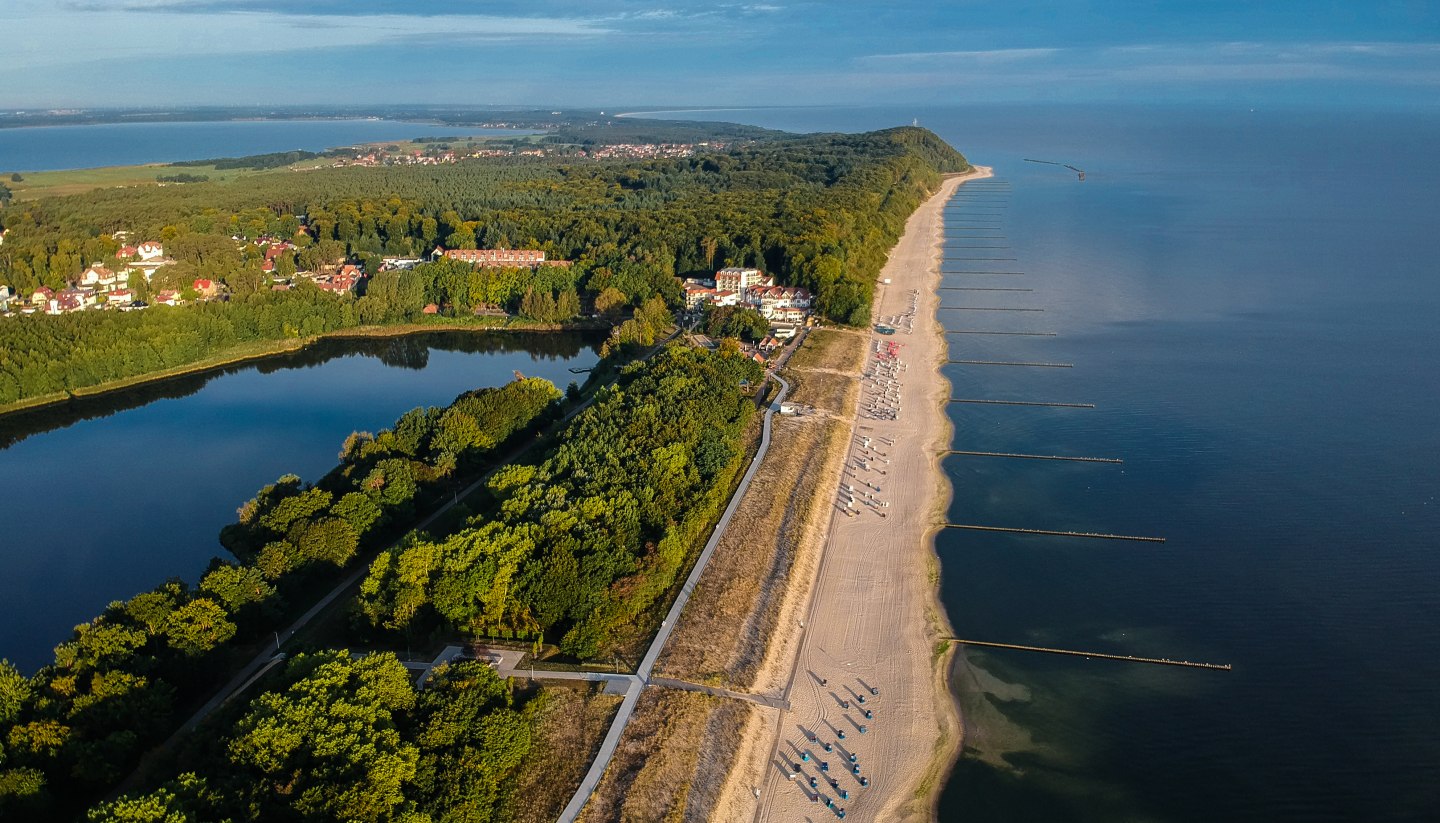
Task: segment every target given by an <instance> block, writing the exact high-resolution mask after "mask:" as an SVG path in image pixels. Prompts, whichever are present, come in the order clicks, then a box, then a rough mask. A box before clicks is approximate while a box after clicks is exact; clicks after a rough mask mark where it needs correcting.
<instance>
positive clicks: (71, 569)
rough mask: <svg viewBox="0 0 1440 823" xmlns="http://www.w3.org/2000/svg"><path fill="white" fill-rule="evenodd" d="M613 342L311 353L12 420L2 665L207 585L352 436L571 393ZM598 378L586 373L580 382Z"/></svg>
mask: <svg viewBox="0 0 1440 823" xmlns="http://www.w3.org/2000/svg"><path fill="white" fill-rule="evenodd" d="M602 339H603V338H596V337H595V336H593V335H592V336H582V335H577V334H548V333H547V334H500V333H489V334H483V333H467V332H438V333H426V334H420V335H411V336H407V337H395V338H380V339H375V338H369V339H350V340H343V339H339V340H325V341H321V342H320V343H319V344H317V345H315V346H312V347H310V348H308V349H306V350H305V351H303V352H301V353H297V354H294V355H284V356H279V357H275V358H271V359H267V360H263V361H259V362H258V363H256V364H252V365H246V366H236V367H233V368H229V369H226V370H224V371H217V372H210V373H207V374H204V375H195V376H190V377H183V378H177V379H175V380H169V381H164V382H161V383H155V384H152V385H149V386H143V387H139V388H136V389H134V390H127V391H124V392H119V393H114V394H109V395H105V396H104V397H98V398H92V399H89V400H86V401H83V402H76V403H72V404H69V405H67V406H60V407H52V408H50V409H46V410H43V411H36V412H31V413H26V414H21V415H11V416H7V417H4V418H0V490H3V496H4V500H5V507H6V512H7V516H6V523H5V526H4V530H3V532H0V534H3V537H0V657H7V658H9V659H10V660H11V661H12V662H14V663H15V664H16V665H18V666H19V667H20V668H21V669H22V670H26V671H30V670H33V669H35V668H36V667H38V666H40V665H42V664H44V663H47V662H49V660H50V657H51V654H50V651H51V649H52V648H53V647H54V646H55V645H56V644H57V643H59V642H60V641H62V640H65V639H66V638H68V637H69V634H70V630H71V628H72V627H73V626H74V625H75V624H77V623H81V622H84V621H85V620H88V619H90V618H91V617H93V616H95V615H96V614H98V613H99V612H100V611H101V610H103V609H104V608H105V606H106V604H107V603H109V602H110V601H112V600H117V599H124V598H127V597H130V596H131V595H134V594H136V593H137V592H140V591H144V590H146V589H149V588H151V587H152V586H154V585H156V584H158V583H160V582H162V581H164V580H165V579H166V578H168V577H172V576H178V577H181V578H184V579H186V580H188V581H190V582H192V583H193V582H195V580H196V579H198V577H199V575H200V574H201V573H202V572H203V571H204V569H205V567H206V565H207V564H208V563H209V561H210V558H212V557H214V556H217V555H221V556H224V555H225V551H224V549H223V548H221V546H220V544H219V542H218V540H217V537H218V535H219V532H220V529H221V527H223V526H224V525H226V524H227V523H231V522H233V521H234V519H235V510H236V508H237V507H238V506H240V504H242V503H244V502H245V501H246V500H249V499H250V498H251V497H253V496H254V494H255V492H256V491H257V490H259V488H260V487H261V486H263V485H265V484H266V483H271V482H274V480H275V479H276V478H277V477H279V476H280V475H282V474H286V473H290V472H293V473H295V474H298V475H299V476H300V477H302V478H304V479H305V480H306V481H314V480H317V479H319V478H320V477H321V476H322V475H324V474H325V472H327V471H329V469H330V468H331V467H333V466H334V465H335V464H336V462H337V460H338V458H337V455H338V453H339V451H340V444H341V442H342V441H343V440H344V439H345V437H346V435H348V434H349V433H350V432H352V431H356V430H361V431H372V432H373V431H378V430H379V429H381V428H385V427H387V426H389V425H390V424H391V423H393V422H394V421H395V419H396V418H397V417H399V416H400V415H401V414H403V413H405V412H406V411H408V410H409V409H412V408H414V407H416V406H443V405H446V404H448V403H449V402H450V401H452V400H454V399H455V397H456V396H457V395H459V394H460V393H462V392H465V391H469V390H471V389H475V388H480V387H484V386H499V385H503V384H505V383H508V382H510V381H511V380H512V379H514V372H516V371H520V372H522V373H524V374H525V375H526V376H529V377H543V378H545V379H547V380H549V381H551V382H552V383H554V384H555V385H556V386H558V387H560V388H562V389H563V388H564V387H565V386H566V385H568V384H569V383H570V381H571V380H575V379H577V376H576V375H574V374H571V373H570V372H569V371H568V369H569V368H570V367H579V368H585V367H589V366H592V365H594V364H595V363H596V362H597V361H598V360H599V353H598V347H599V344H600V342H601V341H602ZM579 377H580V378H581V379H582V381H583V377H584V376H583V375H580V376H579Z"/></svg>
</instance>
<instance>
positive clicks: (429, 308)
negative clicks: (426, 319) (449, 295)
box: [420, 303, 440, 314]
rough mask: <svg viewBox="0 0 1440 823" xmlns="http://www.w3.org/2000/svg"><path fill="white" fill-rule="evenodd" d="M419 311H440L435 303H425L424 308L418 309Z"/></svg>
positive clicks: (428, 312)
mask: <svg viewBox="0 0 1440 823" xmlns="http://www.w3.org/2000/svg"><path fill="white" fill-rule="evenodd" d="M420 313H421V314H439V313H440V307H439V306H437V305H435V304H434V303H426V304H425V308H423V309H421V310H420Z"/></svg>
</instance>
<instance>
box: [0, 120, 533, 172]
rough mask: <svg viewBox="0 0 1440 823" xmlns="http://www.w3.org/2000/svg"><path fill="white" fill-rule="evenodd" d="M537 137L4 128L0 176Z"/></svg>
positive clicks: (140, 126) (373, 124) (239, 125)
mask: <svg viewBox="0 0 1440 823" xmlns="http://www.w3.org/2000/svg"><path fill="white" fill-rule="evenodd" d="M531 133H533V132H529V131H520V130H515V129H481V128H472V127H469V126H444V125H435V124H432V123H408V122H403V121H396V120H369V119H365V120H222V121H210V122H196V123H188V122H167V123H97V124H93V125H84V126H27V127H24V128H10V129H0V171H5V172H12V171H18V172H29V171H56V170H60V169H90V168H97V167H101V166H131V165H138V164H141V163H174V162H178V161H182V160H210V159H214V158H217V157H246V156H249V155H252V154H268V153H270V152H280V151H293V150H297V149H298V150H304V151H324V150H326V149H331V148H335V147H338V146H349V145H353V144H356V143H375V142H380V141H385V140H407V139H411V138H415V137H445V136H456V135H465V136H472V135H473V136H481V135H503V136H510V137H516V136H520V135H524V134H531Z"/></svg>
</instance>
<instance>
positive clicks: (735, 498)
mask: <svg viewBox="0 0 1440 823" xmlns="http://www.w3.org/2000/svg"><path fill="white" fill-rule="evenodd" d="M802 339H803V337H802ZM799 342H800V341H799V340H797V341H796V346H795V347H792V349H791V351H793V350H794V348H798V344H799ZM788 356H789V355H788V352H787V354H786V357H787V358H788ZM772 376H773V377H774V378H775V382H777V383H779V384H780V391H779V393H778V394H776V395H775V399H774V400H772V401H770V405H769V406H768V407H767V408H766V409H765V420H764V424H763V426H762V428H761V432H760V448H759V449H758V450H757V451H756V452H755V457H754V458H753V459H751V461H750V468H748V469H746V470H745V476H744V477H742V478H741V479H740V485H739V486H737V487H736V489H735V493H734V494H733V495H731V496H730V505H728V506H726V507H725V513H724V514H722V515H720V520H719V521H718V522H717V523H716V524H715V530H714V531H713V532H711V533H710V540H709V541H707V542H706V543H705V548H704V549H703V550H702V551H701V552H700V557H699V558H698V559H697V560H696V561H695V568H693V569H691V570H690V576H689V577H687V578H685V585H684V586H682V587H681V588H680V595H679V596H678V597H676V598H675V603H674V605H672V606H671V607H670V611H669V613H667V614H666V615H665V619H664V620H663V621H661V622H660V631H659V632H657V633H656V635H655V639H654V641H652V642H651V643H650V650H649V651H647V652H646V653H645V657H644V658H643V659H642V660H641V661H640V667H639V668H638V669H637V670H636V673H635V674H634V675H633V677H634V680H632V681H631V682H630V684H629V687H628V688H627V689H626V690H625V699H624V700H622V701H621V702H620V710H619V711H618V712H616V713H615V720H614V722H613V723H612V724H611V726H610V731H609V732H608V733H607V734H606V735H605V739H604V740H603V741H601V743H600V751H599V752H598V753H597V754H596V755H595V761H594V762H593V763H591V764H590V770H589V771H588V772H586V773H585V779H583V780H581V781H580V788H578V789H576V791H575V796H574V797H572V798H570V802H569V803H567V804H566V805H565V810H564V811H563V812H561V813H560V820H559V823H574V821H575V819H576V818H578V817H579V816H580V810H581V809H583V808H585V804H586V803H587V802H589V800H590V795H592V794H594V793H595V787H596V786H598V785H600V778H601V777H603V776H604V775H605V768H606V767H607V766H609V765H610V759H611V758H612V757H614V756H615V748H616V747H617V746H618V745H619V744H620V735H621V734H622V733H623V732H624V731H625V726H626V725H628V724H629V723H630V718H631V717H632V716H634V714H635V704H636V703H637V702H639V700H640V692H641V690H643V689H644V688H645V685H646V683H648V682H649V681H650V673H651V672H652V671H654V669H655V661H656V660H657V659H659V657H660V652H661V650H663V649H664V648H665V643H666V641H668V640H669V639H670V634H671V633H672V632H674V631H675V624H676V623H678V622H680V613H681V612H683V611H685V605H686V604H687V603H689V602H690V595H691V594H692V593H694V591H695V584H696V583H699V582H700V575H701V574H703V573H704V572H705V565H706V564H707V563H709V562H710V556H711V555H713V554H714V553H715V547H716V546H718V545H720V538H722V537H724V536H725V529H726V528H728V527H729V525H730V518H731V517H733V516H734V515H735V511H736V510H737V509H738V508H739V507H740V500H741V499H742V498H744V497H745V490H746V489H748V488H749V487H750V481H751V480H752V479H753V478H754V477H755V472H756V471H758V470H759V469H760V463H761V462H762V461H763V460H764V459H765V453H766V452H767V451H769V450H770V430H771V424H772V422H773V419H774V417H775V412H777V411H779V410H780V404H781V403H782V402H784V400H785V396H786V395H787V394H789V393H790V384H789V383H787V382H785V378H783V377H781V376H780V375H778V374H775V375H772ZM657 681H660V682H656V683H655V685H657V686H659V685H670V686H672V687H673V688H684V687H693V688H694V690H697V691H706V692H707V693H710V694H715V693H717V691H726V690H723V689H722V690H716V691H709V687H703V686H699V685H698V684H694V683H685V684H684V686H680V685H677V684H680V683H683V681H662V680H661V679H659V678H657ZM722 696H726V697H737V698H739V699H743V700H751V701H755V699H756V696H755V695H741V694H740V693H738V692H737V693H733V694H726V695H722Z"/></svg>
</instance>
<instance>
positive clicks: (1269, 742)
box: [716, 107, 1440, 823]
mask: <svg viewBox="0 0 1440 823" xmlns="http://www.w3.org/2000/svg"><path fill="white" fill-rule="evenodd" d="M914 117H918V118H919V119H920V122H921V124H922V125H925V126H928V127H930V128H932V129H934V130H935V131H936V132H938V133H939V134H941V135H942V136H943V137H945V138H946V139H947V140H949V141H950V142H951V143H952V144H954V145H955V146H957V147H959V148H960V149H962V150H963V151H965V152H966V154H967V156H969V157H970V158H971V159H972V160H973V161H974V162H977V163H983V164H987V165H993V166H994V167H995V169H996V175H997V178H996V179H997V180H1004V181H1009V184H1010V185H1009V186H1008V188H1007V187H1005V186H999V185H988V186H966V187H964V188H962V190H961V192H960V197H959V198H957V199H956V200H955V201H953V202H952V204H951V206H950V207H949V208H948V209H947V215H948V217H949V220H950V225H951V226H952V227H954V228H953V229H951V230H949V232H948V233H949V234H952V235H956V236H957V237H956V239H953V240H951V241H950V243H949V248H948V249H947V257H951V258H960V257H989V256H994V257H1014V258H1016V259H1015V260H1014V261H961V260H952V261H950V262H948V263H947V264H946V269H947V270H949V271H951V272H958V271H961V270H966V271H977V270H986V271H999V270H1015V271H1023V272H1024V274H1023V275H989V276H987V275H973V274H958V273H956V274H950V275H947V277H946V278H945V285H946V286H953V287H961V288H977V287H981V288H996V287H1000V288H1030V289H1033V290H1034V291H1032V292H981V291H950V290H947V291H945V292H943V293H942V294H943V300H942V303H943V304H944V305H946V306H958V307H1006V308H1042V309H1044V311H1043V312H1013V313H1012V312H973V311H970V312H967V311H963V310H954V309H947V310H944V311H942V312H941V320H942V321H943V323H944V324H945V326H946V327H947V328H949V329H951V330H955V331H959V330H1001V331H1040V332H1054V333H1055V334H1056V336H1054V337H1020V336H985V335H958V334H957V335H951V336H950V353H951V357H952V359H970V360H994V361H1025V362H1053V363H1070V364H1073V368H1068V369H1065V368H1035V367H1016V366H962V365H951V366H948V367H946V369H945V373H946V376H947V377H948V378H949V379H950V381H951V382H952V384H953V386H954V394H955V395H956V396H960V397H970V398H982V399H1018V400H1035V401H1058V402H1074V403H1093V404H1095V406H1096V408H1094V409H1067V408H1029V407H1002V406H973V405H954V406H952V407H951V416H952V419H953V420H954V423H955V448H960V449H973V450H983V451H997V452H1023V453H1039V454H1062V455H1080V456H1096V457H1118V458H1122V459H1123V460H1124V461H1125V462H1124V464H1123V465H1109V464H1077V463H1055V462H1042V461H1020V460H1005V459H996V458H979V457H958V456H957V457H953V458H950V459H948V460H947V461H946V462H945V470H946V472H947V473H948V474H949V477H950V479H951V481H952V482H953V484H954V490H955V496H954V503H953V505H952V506H951V508H950V512H949V517H950V520H951V521H952V522H959V523H975V524H993V525H1004V526H1020V527H1030V528H1044V529H1063V530H1081V531H1095V532H1109V533H1120V534H1133V535H1153V536H1163V537H1166V538H1168V542H1166V543H1165V544H1163V545H1155V544H1145V543H1123V542H1112V541H1103V540H1083V539H1064V538H1044V537H1023V538H1020V537H1006V536H1001V535H993V534H988V535H987V534H976V533H958V532H947V533H946V534H944V535H942V537H941V539H940V542H939V552H940V555H941V558H942V562H943V568H944V582H943V598H944V601H945V605H946V608H947V609H948V611H949V615H950V620H951V622H952V624H953V625H954V627H955V629H956V631H957V633H959V635H960V636H962V637H970V638H975V639H981V640H994V641H1006V642H1015V643H1024V644H1034V645H1047V646H1059V647H1067V648H1075V649H1082V650H1094V651H1106V652H1117V653H1121V654H1130V655H1140V656H1151V657H1170V658H1183V659H1190V660H1203V661H1215V662H1227V663H1232V664H1234V667H1235V669H1234V671H1233V672H1229V673H1225V672H1211V671H1198V670H1181V669H1171V668H1168V667H1160V666H1148V665H1136V664H1125V663H1113V662H1104V661H1098V660H1088V661H1087V660H1085V659H1072V658H1060V657H1048V656H1044V655H1033V654H1027V653H1021V652H998V651H997V652H986V653H979V652H977V651H974V650H972V651H968V652H966V654H965V659H964V661H963V662H962V663H961V665H960V666H959V667H958V668H957V671H956V672H955V683H956V687H957V689H958V690H959V691H960V693H961V694H962V704H963V707H964V710H965V714H966V722H967V726H968V737H967V746H966V753H965V755H964V756H963V757H962V759H961V761H960V763H959V765H958V766H957V768H956V771H955V772H954V774H953V776H952V777H951V779H950V781H949V783H948V785H947V786H946V788H945V791H944V795H943V799H942V807H941V819H943V820H946V821H951V820H955V821H959V820H967V821H973V820H994V821H1036V822H1037V823H1038V822H1039V821H1218V820H1225V821H1237V820H1238V821H1410V820H1414V821H1420V820H1435V819H1437V818H1440V709H1437V707H1440V619H1437V617H1436V615H1437V614H1440V552H1437V547H1440V537H1437V535H1440V425H1437V423H1436V420H1437V417H1436V409H1437V407H1440V372H1437V363H1440V277H1437V268H1436V261H1437V260H1440V239H1437V238H1440V234H1437V232H1436V230H1435V228H1436V226H1440V195H1437V192H1440V166H1437V164H1436V163H1435V162H1434V157H1433V148H1434V146H1436V145H1440V116H1436V115H1435V114H1433V113H1431V114H1412V115H1404V114H1396V113H1378V112H1361V111H1334V112H1323V113H1322V112H1312V113H1300V112H1268V111H1253V112H1252V111H1250V110H1248V109H1241V110H1229V111H1227V110H1221V109H1212V110H1204V111H1201V110H1184V109H1162V110H1141V109H1135V108H1130V109H1125V108H1107V109H1080V108H1073V109H1067V108H1049V107H1004V108H1002V107H988V108H975V109H959V108H957V109H930V110H908V109H907V110H899V109H895V110H875V109H869V110H861V109H852V110H833V109H832V110H826V109H809V110H789V111H785V110H770V111H751V112H744V113H741V112H726V113H723V114H719V115H716V119H731V120H734V119H740V120H743V121H745V122H753V123H756V124H759V125H765V126H771V127H777V128H789V129H795V130H807V131H808V130H816V129H824V130H843V131H853V130H861V129H867V128H874V127H879V126H887V125H896V124H901V123H909V122H910V121H911V119H912V118H914ZM1027 157H1028V158H1038V159H1045V160H1055V161H1060V162H1063V163H1071V164H1073V165H1076V166H1078V167H1080V168H1083V169H1085V170H1086V171H1087V179H1086V180H1085V182H1083V183H1081V182H1077V181H1076V179H1075V176H1074V175H1073V174H1071V173H1069V172H1067V171H1066V170H1065V169H1063V168H1057V167H1054V166H1043V165H1036V164H1032V163H1027V162H1024V160H1023V158H1027ZM961 225H966V226H969V227H970V228H969V229H967V230H961V229H960V228H959V227H960V226H961ZM989 227H994V228H989ZM959 236H966V237H970V238H975V237H976V236H980V237H983V238H984V239H968V240H961V239H958V238H959ZM978 245H997V246H998V245H1008V246H1010V247H1011V248H1010V249H997V250H980V249H966V248H962V247H963V246H978Z"/></svg>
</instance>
